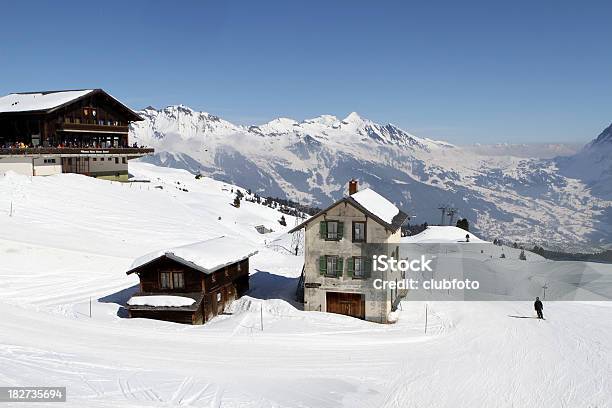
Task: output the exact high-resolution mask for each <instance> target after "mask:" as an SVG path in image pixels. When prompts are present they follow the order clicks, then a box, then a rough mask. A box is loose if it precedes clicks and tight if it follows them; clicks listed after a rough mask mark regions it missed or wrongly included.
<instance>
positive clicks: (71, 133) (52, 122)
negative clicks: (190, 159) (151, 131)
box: [0, 89, 153, 179]
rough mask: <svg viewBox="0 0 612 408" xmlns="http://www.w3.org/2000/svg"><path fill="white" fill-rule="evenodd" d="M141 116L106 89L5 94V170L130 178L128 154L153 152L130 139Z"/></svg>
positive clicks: (1, 166)
mask: <svg viewBox="0 0 612 408" xmlns="http://www.w3.org/2000/svg"><path fill="white" fill-rule="evenodd" d="M141 120H142V118H141V117H140V116H139V115H138V114H137V113H136V112H134V111H133V110H131V109H130V108H128V107H127V106H125V105H124V104H122V103H121V102H119V101H118V100H117V99H115V98H113V97H112V96H111V95H109V94H108V93H106V92H105V91H104V90H102V89H79V90H66V91H45V92H24V93H12V94H9V95H6V96H3V97H0V171H2V170H13V171H16V172H18V173H23V174H29V175H50V174H57V173H80V174H86V175H91V176H95V177H103V178H111V179H121V178H124V179H127V171H128V166H127V160H129V159H131V158H135V157H140V156H143V155H146V154H150V153H152V152H153V149H145V148H142V147H141V148H139V147H137V146H134V145H130V143H129V140H128V133H129V125H130V122H134V121H141Z"/></svg>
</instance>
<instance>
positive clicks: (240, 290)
mask: <svg viewBox="0 0 612 408" xmlns="http://www.w3.org/2000/svg"><path fill="white" fill-rule="evenodd" d="M256 253H257V251H256V250H254V249H253V248H252V247H251V246H249V245H246V244H244V243H241V242H237V241H236V240H235V239H232V238H229V237H225V236H223V237H218V238H213V239H210V240H207V241H203V242H197V243H194V244H189V245H185V246H181V247H177V248H172V249H167V250H162V251H157V252H153V253H151V254H147V255H145V256H143V257H141V258H138V259H137V260H135V261H134V263H133V264H132V267H131V268H130V270H129V271H127V274H128V275H129V274H132V273H135V274H137V275H138V277H139V278H140V291H139V292H138V293H137V294H136V295H134V296H132V298H130V300H129V301H128V311H129V316H130V317H142V318H149V319H158V320H165V321H171V322H177V323H187V324H203V323H205V322H207V321H208V320H210V319H211V318H212V317H214V316H216V315H218V314H221V313H223V310H224V309H225V307H226V306H227V305H229V303H231V302H232V301H233V300H235V299H237V298H239V297H240V296H242V295H243V294H244V293H246V292H247V291H248V289H249V257H251V256H252V255H254V254H256Z"/></svg>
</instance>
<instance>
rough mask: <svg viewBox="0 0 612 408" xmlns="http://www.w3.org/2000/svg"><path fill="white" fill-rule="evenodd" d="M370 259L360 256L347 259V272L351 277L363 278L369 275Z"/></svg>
mask: <svg viewBox="0 0 612 408" xmlns="http://www.w3.org/2000/svg"><path fill="white" fill-rule="evenodd" d="M371 268H372V261H371V260H370V259H368V258H365V257H362V256H354V257H352V258H349V259H348V274H349V276H352V277H353V279H364V278H367V277H368V275H369V271H370V269H371Z"/></svg>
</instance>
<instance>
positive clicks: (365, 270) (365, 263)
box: [363, 258, 372, 278]
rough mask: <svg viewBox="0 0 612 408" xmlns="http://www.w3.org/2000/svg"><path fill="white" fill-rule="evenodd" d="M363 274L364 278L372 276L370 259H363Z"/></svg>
mask: <svg viewBox="0 0 612 408" xmlns="http://www.w3.org/2000/svg"><path fill="white" fill-rule="evenodd" d="M363 273H364V275H365V277H366V278H370V277H371V276H372V260H371V259H370V258H365V259H364V260H363Z"/></svg>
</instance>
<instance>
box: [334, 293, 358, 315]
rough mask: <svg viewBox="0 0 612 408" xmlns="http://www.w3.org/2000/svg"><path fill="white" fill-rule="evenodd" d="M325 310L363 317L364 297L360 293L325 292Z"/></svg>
mask: <svg viewBox="0 0 612 408" xmlns="http://www.w3.org/2000/svg"><path fill="white" fill-rule="evenodd" d="M326 298H327V299H326V300H327V311H328V312H329V313H338V314H343V315H347V316H352V317H356V318H358V319H365V297H364V295H362V294H360V293H342V292H327V294H326Z"/></svg>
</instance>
